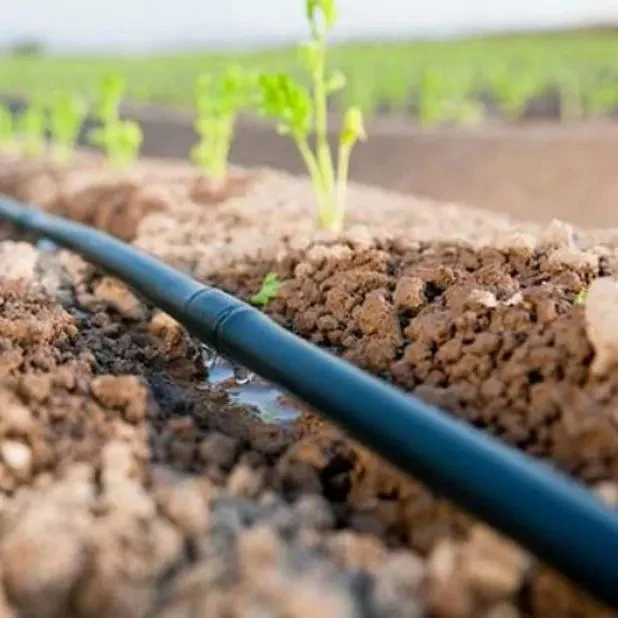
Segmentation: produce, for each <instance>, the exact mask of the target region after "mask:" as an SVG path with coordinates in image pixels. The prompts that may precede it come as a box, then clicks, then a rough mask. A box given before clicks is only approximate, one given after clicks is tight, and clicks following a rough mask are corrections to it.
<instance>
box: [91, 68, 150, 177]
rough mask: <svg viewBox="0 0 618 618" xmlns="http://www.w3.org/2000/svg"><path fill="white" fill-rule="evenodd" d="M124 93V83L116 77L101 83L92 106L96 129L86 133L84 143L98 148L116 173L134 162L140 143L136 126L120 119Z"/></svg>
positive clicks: (140, 135) (106, 78) (141, 136)
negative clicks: (97, 122) (96, 102)
mask: <svg viewBox="0 0 618 618" xmlns="http://www.w3.org/2000/svg"><path fill="white" fill-rule="evenodd" d="M124 89H125V83H124V80H123V79H122V78H121V77H120V76H118V75H111V76H107V77H105V78H104V79H103V81H102V82H101V90H100V93H99V101H98V104H97V106H96V115H97V117H98V120H99V122H100V126H98V127H95V128H94V129H92V130H90V131H89V133H88V141H89V142H90V143H91V144H92V145H93V146H97V147H99V148H101V150H103V152H104V153H105V155H106V157H107V159H108V161H109V163H110V165H111V166H112V167H115V168H119V169H122V168H126V167H129V166H130V165H132V164H133V163H134V162H135V161H136V160H137V158H138V157H139V151H140V148H141V145H142V141H143V134H142V130H141V128H140V125H139V124H138V123H137V122H135V121H133V120H121V119H120V102H121V101H122V95H123V93H124Z"/></svg>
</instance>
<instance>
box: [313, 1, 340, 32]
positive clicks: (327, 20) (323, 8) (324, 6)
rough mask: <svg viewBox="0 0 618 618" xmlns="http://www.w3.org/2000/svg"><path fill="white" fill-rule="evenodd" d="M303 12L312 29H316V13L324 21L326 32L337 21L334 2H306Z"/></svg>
mask: <svg viewBox="0 0 618 618" xmlns="http://www.w3.org/2000/svg"><path fill="white" fill-rule="evenodd" d="M305 8H306V10H305V12H306V14H307V19H308V20H309V23H310V24H311V26H312V28H314V29H317V28H318V25H317V24H318V13H319V14H320V17H321V18H322V19H323V21H324V25H325V27H326V30H330V29H331V28H332V27H333V26H334V25H335V22H336V21H337V17H338V10H337V4H336V2H335V0H306V4H305Z"/></svg>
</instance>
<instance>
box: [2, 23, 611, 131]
mask: <svg viewBox="0 0 618 618" xmlns="http://www.w3.org/2000/svg"><path fill="white" fill-rule="evenodd" d="M329 62H330V65H331V66H332V67H333V68H338V69H341V70H342V71H343V72H344V73H345V74H346V76H347V78H348V87H347V88H346V90H345V92H344V93H342V94H341V97H343V98H344V99H345V100H344V101H343V102H344V103H345V104H347V105H356V106H359V107H360V108H362V109H363V110H364V112H365V114H367V115H372V114H376V113H379V112H383V111H387V112H394V113H397V114H405V115H407V116H408V117H411V118H416V119H417V120H418V121H419V122H420V123H421V124H423V125H428V126H429V125H439V124H444V123H464V124H466V123H474V122H478V121H481V120H482V119H483V118H487V117H488V116H492V117H495V116H496V115H499V116H502V117H506V118H509V119H517V118H521V117H524V116H525V115H526V114H527V113H528V112H530V109H531V108H534V107H535V106H536V108H537V109H538V108H540V109H541V110H544V111H542V112H541V113H543V114H545V115H550V116H553V117H556V118H560V119H562V120H578V119H582V118H590V117H597V116H607V115H610V114H612V113H613V112H615V111H618V36H615V34H614V33H611V32H582V33H575V32H574V33H564V34H544V35H529V36H512V37H500V38H497V37H496V38H484V39H483V38H478V39H468V40H461V41H438V42H436V41H433V42H429V41H426V42H411V43H410V42H401V43H374V44H348V45H333V46H332V47H331V52H330V59H329ZM230 63H235V64H240V65H241V66H243V67H244V68H247V69H249V68H251V69H256V70H258V71H273V70H274V71H284V72H291V73H292V74H295V73H296V72H297V66H298V58H297V52H296V50H295V49H278V50H270V51H259V52H246V51H245V52H239V53H227V54H217V53H196V54H184V55H162V56H147V57H93V58H88V57H74V56H73V57H71V56H68V57H53V56H49V57H48V56H32V57H19V56H8V55H7V56H3V57H0V90H1V91H5V92H11V93H16V94H22V95H27V96H33V95H34V96H36V95H38V94H39V93H41V94H43V95H44V94H45V93H46V92H48V91H49V89H50V88H61V89H68V90H71V91H81V92H83V93H85V94H92V93H93V92H94V91H95V89H96V88H97V87H98V84H99V83H100V80H101V77H102V76H103V75H106V74H109V73H115V74H119V75H122V76H123V77H124V78H125V79H126V82H127V84H128V92H127V96H128V98H129V99H131V100H132V101H134V102H137V103H141V102H152V103H163V104H166V105H173V106H180V107H187V108H188V107H190V106H191V105H192V103H193V100H194V87H195V81H196V78H197V77H198V75H200V74H202V73H204V72H205V71H206V72H211V73H217V72H218V71H221V70H223V69H224V68H225V67H227V66H229V64H230ZM340 102H341V101H337V100H335V101H334V105H337V104H338V103H340Z"/></svg>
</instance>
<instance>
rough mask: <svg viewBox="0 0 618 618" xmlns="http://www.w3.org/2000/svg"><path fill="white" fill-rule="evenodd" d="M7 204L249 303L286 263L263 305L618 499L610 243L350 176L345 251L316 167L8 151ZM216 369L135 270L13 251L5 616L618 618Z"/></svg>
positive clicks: (0, 329)
mask: <svg viewBox="0 0 618 618" xmlns="http://www.w3.org/2000/svg"><path fill="white" fill-rule="evenodd" d="M0 191H4V192H11V193H13V194H15V195H17V196H19V197H21V198H23V199H30V200H33V201H36V202H37V203H39V204H40V205H42V206H43V207H44V208H46V209H49V210H52V211H54V212H60V213H62V214H65V215H68V216H70V217H72V218H75V219H77V220H81V221H85V222H88V223H90V224H94V225H97V226H99V227H101V228H103V229H106V230H108V231H111V232H112V233H114V234H116V235H117V236H120V237H121V238H124V239H127V240H133V241H134V242H135V243H136V244H137V245H138V246H140V247H142V248H144V249H146V250H148V251H150V252H152V253H154V254H155V255H158V256H160V257H162V258H163V259H165V260H167V261H169V262H170V263H172V264H174V265H176V266H179V267H181V268H183V269H184V270H186V271H188V272H190V273H192V274H193V275H194V276H196V277H198V278H200V279H202V280H205V281H209V282H213V283H216V284H218V285H220V286H221V287H223V288H224V289H226V290H228V291H230V292H232V293H234V294H236V295H238V296H239V297H241V298H245V299H246V298H249V297H250V296H251V295H252V294H254V293H255V292H256V291H257V290H258V289H259V287H260V284H261V281H262V279H263V277H264V275H265V274H266V273H267V272H270V271H275V272H277V274H278V275H279V277H280V279H281V280H282V285H281V287H280V289H279V292H278V295H277V298H276V299H275V300H273V302H272V303H270V304H269V306H268V307H267V308H266V312H267V313H268V314H269V315H270V316H271V317H272V318H273V319H274V320H276V321H277V322H279V323H281V324H283V325H285V326H286V327H287V328H289V329H291V330H292V331H294V332H296V333H297V334H299V335H300V336H302V337H304V338H306V339H308V340H310V341H313V342H314V343H316V344H318V345H320V346H323V347H325V348H327V349H329V350H330V351H332V352H334V353H336V354H338V355H340V356H341V357H343V358H346V359H348V360H350V361H351V362H353V363H355V364H357V365H359V366H361V367H363V368H365V369H366V370H368V371H370V372H372V373H374V374H376V375H378V376H380V377H381V378H383V379H384V380H387V381H388V382H391V383H393V384H395V385H397V386H399V387H400V388H402V389H405V390H407V391H409V392H413V393H415V394H417V395H418V396H420V397H421V398H423V399H425V400H428V401H431V402H434V403H437V404H439V405H440V406H442V407H443V408H445V409H446V410H448V412H449V413H451V414H453V415H456V416H457V417H459V418H461V419H463V420H465V421H466V422H468V423H471V424H473V425H474V426H476V427H479V428H481V429H483V430H485V431H488V432H490V433H492V434H494V435H496V436H498V437H499V438H500V439H503V440H505V441H506V442H508V443H510V444H512V445H514V446H516V447H517V448H520V449H521V450H523V451H525V452H527V453H529V454H531V455H533V456H535V457H539V458H542V459H544V460H546V461H547V462H549V463H551V464H552V465H555V466H556V467H558V468H559V469H561V470H563V471H565V472H567V473H568V474H570V475H572V476H573V477H575V478H577V479H579V480H581V481H582V482H584V483H586V484H587V485H589V486H590V488H591V490H592V491H595V492H597V493H598V494H599V496H600V497H601V498H602V499H603V500H605V501H607V502H608V503H610V504H611V505H613V506H615V505H617V504H618V484H617V481H618V429H617V419H616V418H615V409H616V405H617V403H618V372H617V369H616V361H617V360H618V359H617V356H616V350H618V346H616V345H614V343H613V342H612V340H611V338H604V337H603V336H602V334H599V333H600V332H601V333H602V325H603V323H605V321H606V320H607V316H608V315H610V316H611V315H613V314H612V311H611V308H612V307H613V306H614V305H613V303H614V299H615V298H616V297H618V294H616V291H615V285H616V284H615V283H614V279H613V277H614V275H615V274H616V266H615V257H614V248H613V241H612V238H611V234H612V232H607V233H605V240H606V241H607V242H605V243H604V244H599V242H600V235H599V234H596V233H587V234H583V233H579V232H577V230H572V229H571V228H569V227H568V226H565V225H562V224H560V223H558V222H555V223H553V224H552V225H550V226H549V227H548V228H546V229H540V228H538V226H535V225H532V224H522V225H521V226H517V227H515V226H514V225H513V224H512V223H511V222H509V221H508V220H507V219H505V218H502V217H496V216H494V215H486V214H485V213H483V212H481V211H466V210H465V209H462V208H459V207H456V206H451V205H446V206H445V205H441V204H433V203H430V202H424V201H415V200H411V199H410V198H403V197H401V196H397V195H392V194H387V193H383V192H379V191H371V190H369V189H367V190H364V189H362V188H360V187H355V188H354V190H353V191H352V192H351V206H350V223H351V228H350V230H349V231H348V232H347V233H346V234H344V235H343V236H341V237H339V238H333V237H329V236H328V235H325V234H315V233H314V232H312V231H311V226H312V223H313V221H312V214H311V210H310V208H311V199H310V195H309V194H308V192H307V186H306V184H304V181H299V180H296V179H291V178H287V177H285V176H284V175H281V174H277V173H274V172H267V171H265V172H263V173H260V174H256V175H252V176H248V175H244V174H243V173H242V172H241V171H235V176H234V180H233V183H232V186H230V187H227V188H224V189H219V190H214V189H213V188H212V187H209V186H208V184H207V183H206V182H204V181H203V180H202V179H200V178H199V177H198V176H197V175H196V174H195V173H193V172H191V170H189V169H188V168H185V167H183V166H180V165H178V166H176V167H174V166H169V167H167V168H166V167H164V166H162V164H160V163H156V162H154V163H153V162H147V163H145V164H143V165H142V167H141V168H138V169H137V170H135V171H134V172H132V174H129V175H124V176H122V177H120V176H119V175H118V174H116V173H114V174H113V173H111V172H107V171H105V170H101V169H100V168H99V164H98V162H97V160H96V158H95V157H91V158H89V157H84V159H83V160H82V161H81V162H80V164H79V165H78V166H75V168H73V170H59V169H54V168H53V167H52V166H50V165H49V164H47V163H36V164H35V163H30V164H27V165H26V164H24V162H22V161H19V160H17V159H13V160H12V161H7V164H6V165H5V167H4V168H3V169H2V170H0ZM355 205H356V206H357V208H356V209H355ZM277 212H279V215H277ZM436 221H437V222H436ZM3 235H4V237H8V236H11V237H12V238H13V239H17V238H18V235H17V233H16V232H15V231H12V230H10V229H9V228H7V227H6V226H5V227H4V228H3ZM599 359H601V360H599ZM207 374H208V370H207V368H206V365H205V364H204V358H203V353H202V350H201V349H200V346H199V345H198V342H196V341H194V340H193V339H192V338H190V337H189V336H188V335H187V334H186V333H185V331H184V330H183V329H182V328H181V327H180V326H179V325H178V324H177V323H175V322H174V321H173V320H172V319H171V318H170V317H169V316H166V315H165V314H163V313H161V312H160V311H158V310H156V309H155V308H153V307H150V306H147V305H145V304H144V303H143V302H142V301H140V300H139V299H138V298H136V297H135V296H134V295H133V294H132V293H131V292H130V291H129V290H127V289H126V288H125V287H124V286H123V285H122V284H121V283H120V282H118V281H116V280H114V279H111V278H109V277H107V276H104V275H103V274H102V273H100V272H99V271H97V270H96V269H95V268H94V267H92V266H90V265H88V264H86V263H84V262H83V261H82V260H81V259H80V258H78V257H76V256H75V255H73V254H71V253H68V252H65V251H62V250H60V251H58V250H56V251H51V252H46V251H43V250H39V249H37V248H36V246H35V245H32V244H29V243H27V242H15V241H14V240H6V241H4V242H2V243H0V409H1V410H2V414H0V462H1V463H0V583H1V586H0V615H6V616H28V617H30V616H36V617H38V616H41V617H46V618H47V617H55V616H75V617H79V616H110V617H111V616H119V617H124V616H127V617H133V616H135V617H138V616H140V617H141V616H161V617H166V618H175V617H177V616H178V617H181V616H182V617H184V616H220V617H222V618H223V617H228V616H229V617H234V616H273V617H275V616H281V617H299V618H302V617H304V616H316V615H320V616H333V617H335V616H350V617H352V616H353V617H356V616H358V617H359V618H360V617H365V616H385V617H391V616H392V617H395V616H397V617H398V616H406V617H407V616H410V617H414V616H438V617H445V618H446V617H449V618H450V617H452V618H459V617H461V618H465V617H468V616H469V617H487V618H508V617H511V616H512V617H518V616H522V617H528V616H538V617H543V618H546V617H549V618H551V617H553V616H556V617H563V616H564V617H579V616H582V617H583V616H595V617H598V616H612V615H614V614H613V613H612V612H611V611H609V610H606V609H605V608H602V607H600V606H598V605H597V604H596V603H594V602H593V601H591V600H590V599H589V598H588V597H586V595H584V594H583V593H582V592H580V591H578V590H576V589H575V588H574V587H573V586H571V585H570V584H568V583H567V582H565V581H563V580H562V579H561V578H560V577H558V576H557V575H556V574H554V573H553V572H552V571H550V570H549V569H546V568H545V567H544V566H543V565H541V564H539V563H538V562H537V561H536V560H535V559H534V558H533V557H532V556H530V555H528V554H527V553H526V552H525V551H522V550H521V549H520V548H519V547H517V546H516V545H514V544H512V543H511V542H509V541H507V540H505V539H503V538H502V537H500V536H499V535H497V534H496V533H494V532H492V531H491V530H490V529H488V528H487V527H486V526H484V525H482V524H480V523H479V522H477V521H476V520H474V519H473V518H471V517H469V516H468V515H466V514H464V513H462V512H461V511H459V510H458V509H456V508H455V507H453V506H452V505H450V504H449V503H447V502H446V501H444V500H442V499H439V498H437V497H434V496H432V494H431V493H430V492H429V491H427V490H426V489H425V488H424V487H422V486H421V485H420V484H418V483H417V482H415V481H414V480H411V479H409V478H407V477H405V476H404V475H402V474H400V473H398V472H397V471H395V470H393V469H392V468H391V467H390V466H389V465H387V464H385V463H384V462H383V461H381V460H380V459H379V458H377V457H376V456H375V455H373V454H372V453H369V452H368V451H367V450H366V449H364V448H363V447H361V446H360V445H358V444H356V443H354V442H353V441H351V440H350V439H348V438H347V437H346V436H345V435H343V434H342V433H341V432H340V431H339V430H338V429H337V428H336V427H333V426H332V425H330V424H329V423H328V422H326V421H324V420H323V419H322V418H321V417H320V416H319V415H317V414H316V413H315V412H314V411H312V410H308V409H305V408H301V410H302V415H301V416H300V417H299V418H298V419H297V420H296V421H293V422H289V423H282V424H269V423H264V422H263V421H262V420H261V419H260V418H258V417H257V416H256V415H255V414H254V413H253V410H252V409H251V408H248V407H246V406H243V405H239V404H238V403H235V402H234V401H233V400H232V399H231V398H230V395H229V393H227V392H226V389H225V387H224V386H221V385H217V384H213V383H211V382H209V380H208V375H207Z"/></svg>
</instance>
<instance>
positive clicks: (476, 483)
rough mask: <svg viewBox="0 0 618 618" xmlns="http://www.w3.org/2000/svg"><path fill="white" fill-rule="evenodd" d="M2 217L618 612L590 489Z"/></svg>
mask: <svg viewBox="0 0 618 618" xmlns="http://www.w3.org/2000/svg"><path fill="white" fill-rule="evenodd" d="M0 219H4V220H6V221H10V222H12V223H13V224H15V225H16V226H17V227H19V228H22V229H24V230H25V231H28V232H31V233H34V234H35V235H37V236H40V237H45V238H49V239H51V240H53V241H55V242H56V243H57V244H59V245H62V246H64V247H67V248H69V249H72V250H74V251H75V252H77V253H79V254H81V255H82V256H83V257H84V258H86V259H88V260H89V261H91V262H93V263H95V264H97V265H98V266H100V267H101V268H102V269H104V270H105V271H107V272H108V273H110V274H112V275H114V276H116V277H118V278H119V279H122V280H123V281H124V282H125V283H127V284H128V285H129V286H130V287H132V288H133V289H134V290H135V291H136V292H138V293H139V294H141V295H142V296H143V297H145V298H147V299H148V300H149V301H150V302H151V303H153V304H154V305H156V306H158V307H160V308H161V309H163V310H164V311H166V312H167V313H169V314H170V315H171V316H172V317H174V318H175V319H176V320H178V322H180V323H181V324H183V325H184V326H185V327H186V328H187V329H188V330H189V331H190V332H191V333H192V334H193V335H194V336H196V337H198V338H199V339H200V340H201V341H203V342H204V343H206V344H207V345H208V346H211V347H213V348H215V349H216V350H217V351H218V352H220V353H221V354H223V355H225V356H227V357H229V358H230V359H232V360H234V361H237V362H239V363H242V364H243V365H244V366H245V367H247V368H248V369H249V370H250V371H253V372H255V373H256V374H258V375H260V376H262V377H263V378H266V379H268V380H270V381H272V382H273V383H275V384H277V385H278V386H280V387H282V388H283V389H285V390H287V391H288V392H289V393H291V394H293V395H294V396H296V397H298V398H299V399H301V400H303V401H305V402H306V403H307V404H309V405H311V406H312V407H314V408H315V409H317V410H319V411H321V412H322V413H323V414H324V415H325V416H326V417H327V418H328V419H330V420H331V421H333V422H335V423H337V424H338V425H340V426H342V427H343V428H344V429H346V430H347V431H348V432H349V433H350V434H351V435H353V436H354V437H355V438H356V439H358V440H359V441H360V442H362V443H364V444H365V445H367V446H368V447H369V448H371V449H372V450H374V451H375V452H377V453H378V454H380V455H381V456H382V457H383V458H384V459H386V460H388V461H390V462H391V463H393V464H394V465H396V466H397V467H399V468H400V469H401V470H403V471H405V472H407V473H409V474H410V475H412V476H413V477H415V478H416V479H418V480H420V481H421V482H423V483H425V484H426V485H427V486H428V487H429V488H430V489H432V490H433V491H434V492H436V493H437V494H439V495H442V496H444V497H446V498H448V499H450V500H452V501H453V502H455V503H456V504H458V505H459V506H460V507H462V508H464V509H465V510H467V511H469V512H470V513H472V514H473V515H475V516H477V517H478V518H479V519H481V520H484V521H485V522H487V523H488V524H490V525H492V526H493V527H495V528H496V529H497V530H499V531H500V532H502V533H504V534H506V535H507V536H509V537H511V538H512V539H514V540H515V541H517V542H519V543H520V544H521V545H523V546H524V547H526V548H527V549H528V550H530V551H531V552H533V553H534V554H536V555H537V556H538V557H539V558H540V559H541V560H542V561H544V562H545V563H547V564H549V565H551V566H553V567H554V568H556V569H557V570H559V571H561V572H562V573H563V574H564V575H566V576H567V577H569V578H570V579H572V580H573V581H574V582H575V583H577V584H578V585H580V586H581V587H582V588H583V589H585V590H587V591H588V592H589V593H591V594H592V595H593V596H595V597H597V598H598V599H599V600H601V601H603V602H605V603H606V604H609V605H612V606H614V607H618V567H617V566H616V565H617V560H618V515H617V514H616V513H614V512H612V511H611V510H610V509H609V508H608V507H606V506H605V505H604V504H603V503H602V502H601V500H600V499H598V498H596V497H595V496H594V495H593V494H592V493H591V492H590V491H589V490H587V489H586V488H584V487H583V486H581V485H579V484H577V483H576V482H574V481H572V480H571V479H569V478H568V477H567V476H565V475H563V474H561V473H559V472H557V471H555V470H554V469H553V468H551V467H550V466H549V465H547V464H545V463H541V462H539V461H537V460H534V459H533V458H531V457H529V456H527V455H525V454H523V453H521V452H519V451H517V450H515V449H514V448H511V447H509V446H507V445H506V444H504V443H502V442H500V441H499V440H497V439H495V438H492V437H490V436H489V435H488V434H486V433H484V432H482V431H480V430H478V429H475V428H473V427H471V426H469V425H467V424H465V423H464V422H463V421H460V420H457V419H455V418H453V417H452V416H450V415H448V414H447V413H446V412H444V411H442V410H440V409H438V408H436V407H433V406H430V405H427V404H425V403H423V402H422V401H420V400H418V399H417V398H415V397H413V396H411V395H408V394H406V393H404V392H403V391H401V390H399V389H397V388H395V387H393V386H390V385H388V384H387V383H385V382H383V381H382V380H380V379H378V378H376V377H374V376H372V375H370V374H368V373H366V372H364V371H362V370H360V369H358V368H356V367H354V366H353V365H351V364H350V363H347V362H345V361H343V360H341V359H338V358H336V357H335V356H333V355H331V354H330V353H328V352H326V351H324V350H321V349H320V348H318V347H316V346H314V345H312V344H309V343H307V342H306V341H304V340H303V339H301V338H299V337H297V336H295V335H293V334H292V333H290V332H288V331H286V330H285V329H284V328H281V327H280V326H278V325H276V324H275V323H274V322H272V321H271V320H270V319H268V318H267V317H266V316H264V315H263V314H262V313H261V312H260V311H258V310H257V309H254V308H253V307H251V306H249V305H247V304H245V303H243V302H241V301H240V300H238V299H236V298H234V297H232V296H230V295H228V294H226V293H224V292H222V291H221V290H218V289H216V288H213V287H208V286H205V285H202V284H201V283H199V282H197V281H195V280H194V279H192V278H191V277H189V276H187V275H185V274H183V273H181V272H179V271H177V270H175V269H173V268H171V267H170V266H167V265H166V264H164V263H162V262H161V261H159V260H157V259H155V258H153V257H151V256H149V255H147V254H145V253H143V252H141V251H139V250H136V249H134V248H133V247H131V246H130V245H127V244H125V243H123V242H121V241H119V240H116V239H115V238H112V237H111V236H109V235H108V234H105V233H103V232H100V231H97V230H95V229H93V228H90V227H88V226H86V225H82V224H79V223H75V222H72V221H69V220H66V219H63V218H61V217H57V216H53V215H49V214H46V213H43V212H41V211H39V210H37V209H35V208H34V207H32V206H27V205H25V204H21V203H19V202H17V201H15V200H13V199H11V198H8V197H4V196H0Z"/></svg>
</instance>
